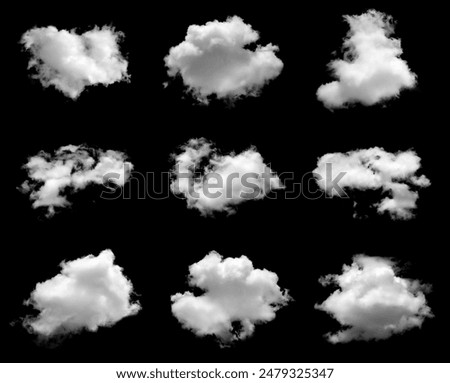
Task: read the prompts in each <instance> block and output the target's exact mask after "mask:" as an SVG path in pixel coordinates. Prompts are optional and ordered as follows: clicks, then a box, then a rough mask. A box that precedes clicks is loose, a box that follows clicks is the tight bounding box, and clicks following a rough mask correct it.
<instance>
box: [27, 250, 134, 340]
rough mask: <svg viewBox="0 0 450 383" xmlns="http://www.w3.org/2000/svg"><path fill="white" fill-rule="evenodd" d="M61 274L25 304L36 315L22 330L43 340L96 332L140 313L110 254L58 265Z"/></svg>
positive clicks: (127, 284)
mask: <svg viewBox="0 0 450 383" xmlns="http://www.w3.org/2000/svg"><path fill="white" fill-rule="evenodd" d="M61 269H62V270H61V273H60V274H58V275H56V276H55V277H53V278H52V279H49V280H47V281H45V282H42V283H38V284H37V285H36V289H35V290H34V291H33V292H32V293H31V297H30V298H29V299H28V300H27V301H26V302H25V304H27V305H31V306H33V308H35V309H36V310H39V311H40V313H39V315H38V316H37V317H35V318H30V317H28V318H26V319H25V321H24V325H25V327H27V328H28V329H29V330H30V331H32V332H34V333H37V334H39V335H43V336H52V335H59V334H67V333H75V332H79V331H81V330H83V329H85V330H88V331H97V329H98V328H99V327H103V326H112V325H114V324H115V323H117V322H118V321H120V320H121V319H123V318H125V317H127V316H130V315H134V314H136V313H137V312H138V311H139V310H140V308H141V307H140V305H139V303H138V302H132V301H131V295H132V294H133V286H132V284H131V282H130V281H129V280H128V279H127V278H126V277H125V276H124V275H123V273H122V268H121V267H119V266H117V265H114V254H113V253H112V251H111V250H104V251H102V252H101V253H100V254H99V255H98V256H97V257H95V256H93V255H88V256H86V257H83V258H79V259H76V260H74V261H70V262H63V263H61Z"/></svg>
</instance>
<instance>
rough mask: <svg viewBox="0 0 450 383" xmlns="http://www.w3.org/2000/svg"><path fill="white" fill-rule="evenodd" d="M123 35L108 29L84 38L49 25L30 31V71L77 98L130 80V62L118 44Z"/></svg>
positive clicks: (27, 38)
mask: <svg viewBox="0 0 450 383" xmlns="http://www.w3.org/2000/svg"><path fill="white" fill-rule="evenodd" d="M122 36H123V34H122V33H120V32H116V31H114V29H113V28H111V27H106V26H104V27H103V28H101V29H99V28H97V27H96V28H94V29H93V30H91V31H88V32H85V33H83V34H82V35H78V34H77V33H75V31H74V30H72V31H66V30H61V31H58V29H56V28H55V27H52V26H50V27H46V28H33V29H31V30H29V31H27V32H26V33H25V34H24V35H23V37H22V44H24V46H25V48H26V49H27V50H29V51H30V52H31V54H32V59H31V60H30V63H29V68H35V69H36V71H37V74H36V76H35V77H36V78H37V79H39V80H40V81H41V84H42V85H43V86H45V87H48V86H50V85H53V86H54V87H55V88H56V89H58V90H60V91H61V92H63V93H64V94H65V95H66V96H68V97H71V98H72V99H76V98H77V97H78V96H79V95H80V94H81V92H82V91H83V90H84V88H85V87H86V86H89V85H95V84H103V85H109V84H113V83H115V82H118V81H122V80H127V79H128V74H127V67H128V62H127V61H126V60H125V59H124V58H123V57H122V56H121V54H120V51H119V45H118V43H119V41H120V39H121V38H122Z"/></svg>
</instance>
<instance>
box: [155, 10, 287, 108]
mask: <svg viewBox="0 0 450 383" xmlns="http://www.w3.org/2000/svg"><path fill="white" fill-rule="evenodd" d="M258 40H259V34H258V32H256V31H254V30H253V29H252V27H251V26H250V25H248V24H245V23H244V21H243V20H242V19H241V18H240V17H237V16H234V17H229V18H228V19H227V21H225V22H219V21H217V20H216V21H210V22H208V23H206V24H205V25H191V26H190V27H189V28H188V31H187V35H186V37H185V40H184V41H183V42H182V43H180V44H179V45H177V46H175V47H172V48H171V49H170V52H169V55H168V56H166V57H165V59H164V60H165V63H166V66H167V68H168V74H169V76H172V77H173V76H176V75H177V74H180V75H181V77H182V79H183V82H184V84H185V86H186V87H188V88H189V90H190V91H191V92H192V93H193V95H194V96H195V97H196V98H197V99H198V100H200V101H202V102H205V103H207V102H208V97H209V96H211V95H215V96H216V97H217V98H236V97H240V96H249V95H256V94H258V92H259V91H260V90H261V88H262V87H263V86H264V85H265V84H266V83H267V82H268V81H269V80H272V79H274V78H276V77H277V76H278V75H279V74H280V72H281V70H282V68H283V63H282V61H281V60H280V59H279V58H277V57H276V55H275V52H276V51H277V50H278V47H277V46H275V45H272V44H268V45H266V46H261V45H258V46H257V47H256V49H254V50H252V49H249V48H246V47H247V46H248V45H249V44H252V43H256V41H258Z"/></svg>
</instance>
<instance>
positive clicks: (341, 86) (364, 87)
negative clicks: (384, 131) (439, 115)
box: [317, 10, 416, 108]
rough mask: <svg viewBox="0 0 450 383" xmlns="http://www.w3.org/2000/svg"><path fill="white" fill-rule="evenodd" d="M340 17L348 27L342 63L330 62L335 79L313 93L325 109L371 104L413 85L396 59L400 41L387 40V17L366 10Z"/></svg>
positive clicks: (406, 69) (403, 64) (389, 22)
mask: <svg viewBox="0 0 450 383" xmlns="http://www.w3.org/2000/svg"><path fill="white" fill-rule="evenodd" d="M344 18H345V20H346V21H347V22H348V24H349V25H350V32H349V33H348V36H347V39H346V40H345V41H344V49H346V52H345V55H344V60H334V61H332V62H331V63H330V68H331V70H332V72H333V75H334V76H335V78H336V79H337V80H336V81H333V82H330V83H328V84H325V85H322V86H321V87H320V88H319V89H318V90H317V97H318V99H319V100H320V101H322V102H323V103H324V104H325V106H327V107H328V108H341V107H343V106H345V105H348V104H352V103H361V104H364V105H373V104H376V103H378V102H380V101H383V100H387V99H389V98H392V97H396V96H398V95H399V93H400V91H401V90H402V89H405V88H413V87H414V86H415V85H416V75H415V74H414V73H412V72H411V70H410V69H409V67H408V64H407V63H406V61H404V60H402V59H400V55H401V54H402V53H403V50H402V48H401V45H400V40H399V39H395V38H392V37H390V36H391V35H392V34H393V32H394V25H393V21H392V18H391V17H390V16H387V15H385V14H383V13H381V12H377V11H375V10H370V11H368V12H367V13H364V14H362V15H360V16H344Z"/></svg>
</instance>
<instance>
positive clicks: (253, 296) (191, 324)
mask: <svg viewBox="0 0 450 383" xmlns="http://www.w3.org/2000/svg"><path fill="white" fill-rule="evenodd" d="M189 274H190V275H189V284H190V285H191V286H192V287H197V288H200V289H202V290H204V293H203V294H202V295H200V296H195V295H194V294H192V293H191V292H185V293H183V294H180V293H178V294H175V295H173V296H172V302H173V303H172V312H173V314H174V316H175V317H176V318H177V319H178V321H180V323H182V325H183V327H185V328H187V329H189V330H192V331H193V332H194V333H195V334H197V335H198V336H205V335H214V336H216V337H217V338H219V340H220V341H221V342H222V343H223V344H227V343H230V342H232V341H235V340H238V339H243V338H245V337H248V336H250V335H252V334H253V332H254V330H255V324H258V323H264V322H269V321H272V320H273V319H274V318H275V312H276V311H277V310H278V309H279V308H281V307H282V306H284V305H286V304H287V303H288V301H289V300H290V299H291V298H290V297H289V295H288V293H287V292H286V291H284V292H283V291H282V290H281V289H280V287H279V286H278V284H277V283H278V277H277V275H276V274H275V273H273V272H271V271H268V270H265V269H264V270H260V269H254V268H253V264H252V262H251V261H250V260H249V259H248V258H247V257H246V256H241V257H240V258H225V259H222V256H221V255H220V254H218V253H216V252H215V251H212V252H211V253H210V254H208V255H207V256H206V257H205V258H203V259H202V260H201V261H200V262H198V263H194V264H193V265H191V266H190V268H189Z"/></svg>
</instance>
